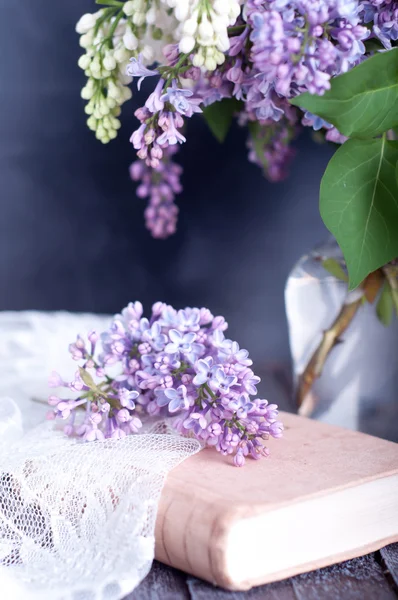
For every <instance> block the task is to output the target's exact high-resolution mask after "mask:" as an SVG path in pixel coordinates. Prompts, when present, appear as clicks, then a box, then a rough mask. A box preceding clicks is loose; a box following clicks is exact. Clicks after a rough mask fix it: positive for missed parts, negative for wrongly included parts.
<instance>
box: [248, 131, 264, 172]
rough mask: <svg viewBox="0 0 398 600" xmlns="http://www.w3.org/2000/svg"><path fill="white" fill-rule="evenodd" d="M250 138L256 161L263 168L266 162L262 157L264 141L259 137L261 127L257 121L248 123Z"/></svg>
mask: <svg viewBox="0 0 398 600" xmlns="http://www.w3.org/2000/svg"><path fill="white" fill-rule="evenodd" d="M248 128H249V133H250V137H251V140H252V143H253V150H254V152H255V154H256V156H257V159H258V160H259V162H260V163H261V164H262V166H263V167H264V168H266V167H267V161H266V159H265V156H264V139H263V137H262V136H261V128H262V126H261V125H260V123H258V122H257V121H249V123H248Z"/></svg>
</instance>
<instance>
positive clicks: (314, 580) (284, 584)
mask: <svg viewBox="0 0 398 600" xmlns="http://www.w3.org/2000/svg"><path fill="white" fill-rule="evenodd" d="M396 598H398V544H391V545H390V546H386V547H385V548H383V549H382V550H380V551H379V552H375V553H373V554H368V555H366V556H362V557H361V558H355V559H354V560H349V561H347V562H344V563H341V564H339V565H334V566H332V567H328V568H326V569H320V570H319V571H314V572H312V573H308V574H305V575H298V576H297V577H292V578H291V579H286V580H285V581H280V582H278V583H271V584H268V585H264V586H262V587H258V588H254V589H252V590H250V591H249V592H227V591H224V590H221V589H219V588H215V587H213V586H212V585H210V584H208V583H206V582H204V581H201V580H199V579H196V578H195V577H191V576H189V575H186V574H185V573H181V572H180V571H176V570H175V569H172V568H170V567H166V566H164V565H162V564H160V563H158V562H155V563H154V564H153V567H152V570H151V572H150V573H149V575H148V576H147V578H146V579H144V581H143V582H142V583H141V585H140V586H139V587H138V588H137V589H136V590H135V591H134V592H133V593H132V594H130V595H129V596H127V597H126V598H125V600H340V599H341V600H396Z"/></svg>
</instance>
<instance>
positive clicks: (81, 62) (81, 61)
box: [77, 54, 91, 71]
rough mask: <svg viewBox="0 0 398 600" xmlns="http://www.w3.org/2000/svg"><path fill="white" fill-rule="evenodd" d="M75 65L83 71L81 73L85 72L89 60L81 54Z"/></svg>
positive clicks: (85, 55) (89, 62)
mask: <svg viewBox="0 0 398 600" xmlns="http://www.w3.org/2000/svg"><path fill="white" fill-rule="evenodd" d="M77 64H78V65H79V67H80V68H81V69H83V71H85V70H86V69H88V67H89V66H90V64H91V58H90V57H89V56H88V54H82V55H81V57H80V58H79V60H78V61H77Z"/></svg>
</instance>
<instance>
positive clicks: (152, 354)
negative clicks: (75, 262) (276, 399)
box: [48, 302, 283, 466]
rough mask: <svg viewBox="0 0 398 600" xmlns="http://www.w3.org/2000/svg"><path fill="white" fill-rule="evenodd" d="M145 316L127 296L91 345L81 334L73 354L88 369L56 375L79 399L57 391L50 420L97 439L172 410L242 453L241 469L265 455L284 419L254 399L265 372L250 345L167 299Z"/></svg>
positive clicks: (190, 430) (217, 444) (194, 429)
mask: <svg viewBox="0 0 398 600" xmlns="http://www.w3.org/2000/svg"><path fill="white" fill-rule="evenodd" d="M142 314H143V310H142V305H141V304H140V303H139V302H136V303H130V304H129V305H128V306H127V307H126V308H124V309H123V310H122V311H121V313H120V314H118V315H116V316H115V317H114V319H113V321H112V323H111V325H110V327H109V328H108V329H107V330H106V331H104V332H102V333H101V334H100V335H99V336H98V335H97V334H93V333H91V334H89V338H90V339H89V342H90V344H91V345H90V346H87V345H86V342H85V340H84V339H83V338H82V337H81V336H78V338H77V339H76V342H75V343H74V344H72V345H71V352H72V357H73V358H76V357H77V356H76V355H77V351H79V352H81V354H80V355H79V357H80V361H81V362H82V366H81V367H80V368H79V371H77V372H76V374H75V377H74V379H73V381H72V382H70V383H66V382H64V381H63V380H62V378H61V376H59V375H58V374H55V373H53V374H52V375H51V377H50V382H51V384H52V385H55V384H59V385H60V386H66V387H68V388H69V389H73V390H74V391H75V392H76V395H77V397H76V399H63V398H61V397H58V396H56V395H51V396H50V397H49V400H48V401H49V405H50V406H51V407H52V411H51V412H50V413H49V418H58V419H62V420H63V421H64V423H65V426H64V431H65V434H66V435H71V436H77V437H81V438H82V439H83V440H84V441H87V442H91V441H101V440H104V439H106V438H112V439H121V438H123V437H125V436H126V435H130V434H133V433H137V432H138V431H139V430H140V428H141V426H142V419H143V418H144V417H145V415H149V416H152V417H153V416H159V417H162V418H166V417H169V418H170V415H172V416H173V420H172V424H173V426H174V427H175V428H176V430H177V431H179V432H180V433H182V434H187V435H195V436H196V437H197V438H198V439H200V440H202V441H203V442H204V443H206V444H207V445H209V446H214V448H215V449H216V450H218V451H219V452H221V453H222V454H224V455H226V456H228V455H235V458H234V464H236V465H237V466H243V464H244V463H245V460H246V458H247V457H249V456H251V457H253V458H256V459H257V458H260V457H261V456H267V454H268V451H267V449H266V448H265V446H264V444H263V441H264V440H266V439H268V438H269V437H270V436H272V437H275V438H278V437H280V436H281V434H282V430H283V426H282V424H281V423H279V421H278V420H277V417H278V412H277V407H276V406H275V405H272V404H270V405H269V404H268V403H267V401H266V400H260V399H255V400H253V399H251V398H250V396H251V395H254V394H255V393H256V391H257V390H256V385H257V383H258V382H259V378H258V377H257V376H256V375H254V373H253V371H252V370H251V369H250V368H249V365H251V360H250V358H249V356H248V352H247V351H246V350H244V349H240V347H239V345H238V344H237V342H234V341H232V340H228V339H226V338H225V336H224V333H223V331H225V329H226V327H227V325H226V323H225V319H224V318H223V317H217V316H216V317H214V316H213V315H212V314H211V312H210V311H209V310H208V309H206V308H201V309H199V308H185V309H183V310H178V311H176V310H175V309H174V308H173V307H171V306H168V305H166V304H163V303H160V302H158V303H156V304H155V305H154V306H153V309H152V315H151V317H150V318H149V319H146V318H145V317H143V316H142ZM109 367H111V370H109ZM117 369H119V374H117V373H116V374H115V372H116V371H117ZM174 415H175V416H174Z"/></svg>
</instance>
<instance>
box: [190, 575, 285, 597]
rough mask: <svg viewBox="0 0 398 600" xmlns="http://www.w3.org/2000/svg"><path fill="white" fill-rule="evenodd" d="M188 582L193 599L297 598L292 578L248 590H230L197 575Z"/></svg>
mask: <svg viewBox="0 0 398 600" xmlns="http://www.w3.org/2000/svg"><path fill="white" fill-rule="evenodd" d="M187 584H188V589H189V592H190V594H191V600H296V596H295V593H294V590H293V588H292V584H291V580H285V581H280V582H278V583H270V584H268V585H263V586H261V587H257V588H253V589H251V590H249V591H248V592H228V591H226V590H223V589H221V588H217V587H214V586H213V585H211V584H210V583H206V582H205V581H201V580H200V579H196V577H188V578H187Z"/></svg>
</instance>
